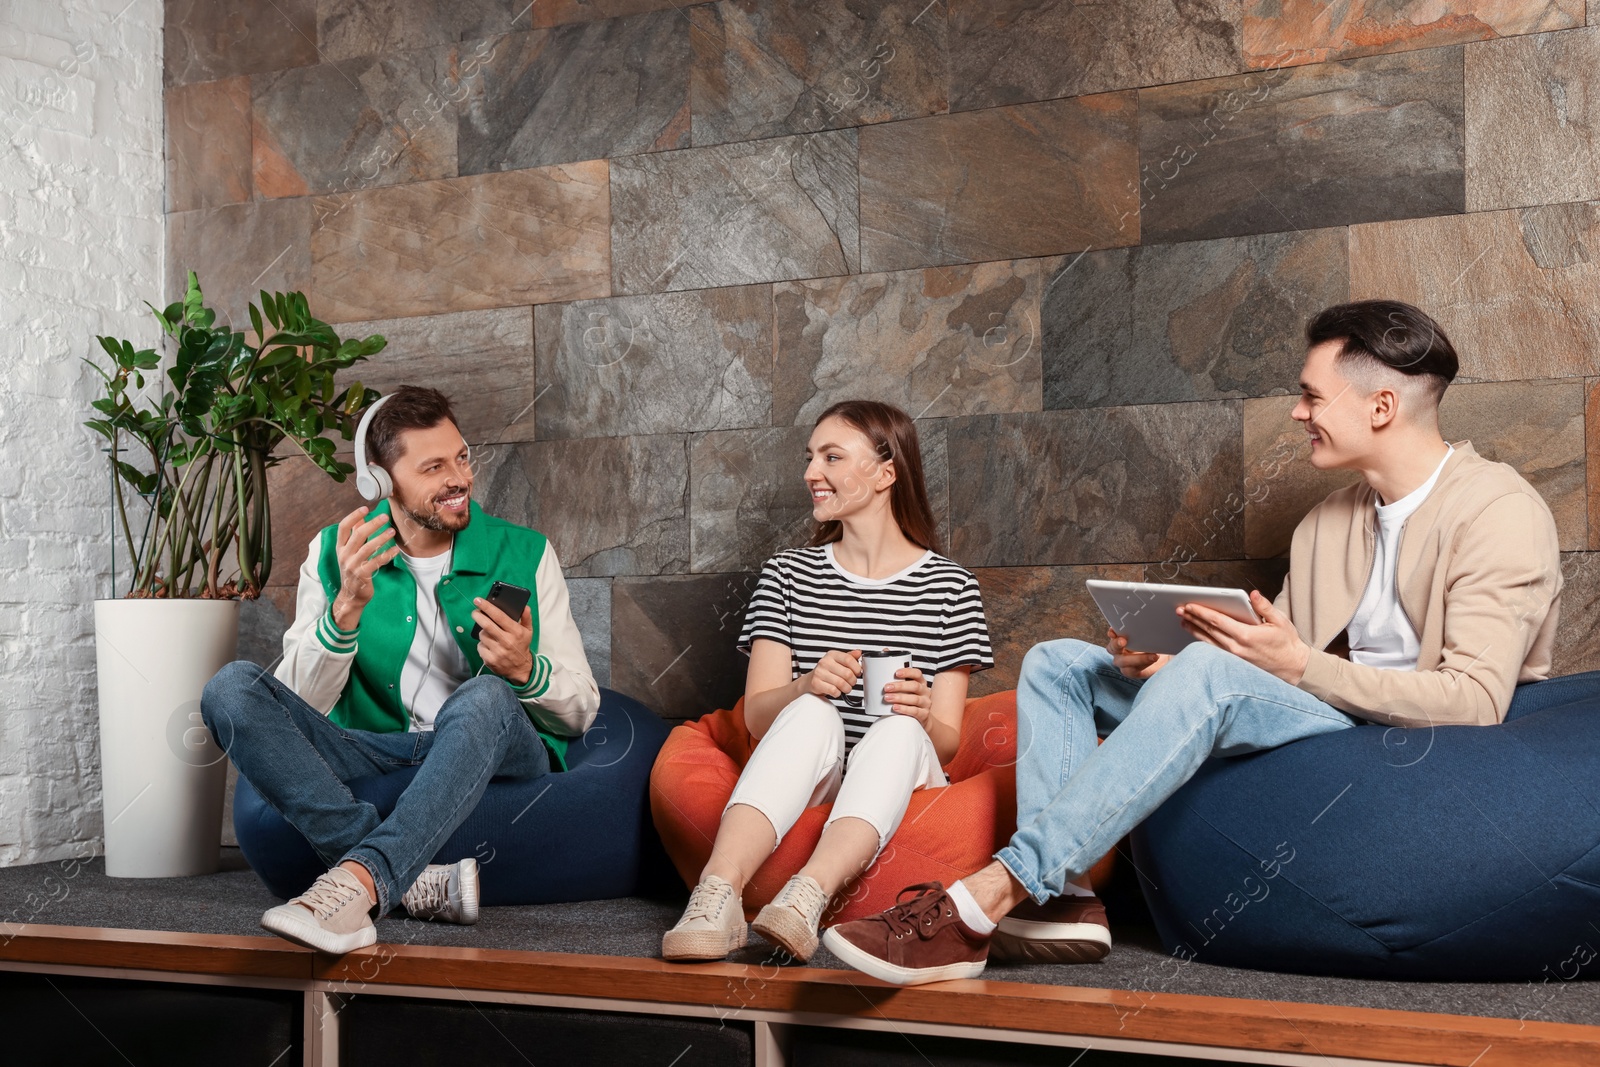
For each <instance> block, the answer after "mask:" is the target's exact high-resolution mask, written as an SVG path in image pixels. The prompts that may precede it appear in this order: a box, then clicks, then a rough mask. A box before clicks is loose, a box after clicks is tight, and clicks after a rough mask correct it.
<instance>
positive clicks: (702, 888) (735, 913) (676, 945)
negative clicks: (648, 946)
mask: <svg viewBox="0 0 1600 1067" xmlns="http://www.w3.org/2000/svg"><path fill="white" fill-rule="evenodd" d="M747 936H748V934H747V932H746V930H745V925H744V912H743V911H742V910H741V906H740V903H739V894H738V893H735V892H734V891H733V883H731V882H728V881H725V880H723V879H721V878H718V877H717V876H716V875H714V874H710V875H707V876H706V877H705V879H704V880H702V881H701V883H700V884H699V885H697V886H695V887H694V892H693V893H690V894H689V906H688V907H687V908H684V909H683V917H682V918H681V919H679V920H678V925H676V926H674V927H673V928H672V929H670V930H668V931H667V932H666V933H665V934H663V935H662V937H661V955H662V956H663V957H664V958H665V959H669V960H720V959H722V958H723V957H724V956H726V955H727V954H728V953H730V952H732V951H733V950H734V949H736V948H743V947H744V942H745V938H746V937H747Z"/></svg>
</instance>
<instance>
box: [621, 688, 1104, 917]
mask: <svg viewBox="0 0 1600 1067" xmlns="http://www.w3.org/2000/svg"><path fill="white" fill-rule="evenodd" d="M754 748H755V738H753V737H751V736H750V732H749V731H748V730H746V729H745V725H744V700H743V699H742V698H741V699H740V700H739V702H738V703H737V704H735V705H734V706H733V709H732V710H731V711H715V712H712V713H711V714H709V715H705V716H702V717H701V718H700V719H697V720H695V721H694V722H686V723H683V724H682V725H680V726H677V727H674V728H673V730H672V732H671V733H669V734H668V735H667V741H666V744H665V745H663V746H662V748H661V753H660V755H658V756H657V757H656V762H655V767H654V768H653V769H652V770H651V772H650V811H651V814H652V815H653V816H654V818H655V824H656V830H657V831H658V832H659V833H660V835H661V841H662V844H663V845H665V846H666V850H667V855H669V856H671V857H672V862H673V865H674V866H675V867H677V869H678V874H679V876H680V877H682V878H683V881H684V884H685V885H687V886H692V885H694V884H695V882H696V881H698V880H699V878H700V871H701V869H702V868H704V867H705V865H706V860H707V859H708V858H710V855H711V843H712V841H713V840H714V839H715V838H716V836H717V826H718V824H719V823H720V822H721V821H722V809H723V808H724V807H725V806H726V805H727V803H728V798H729V797H730V796H732V795H733V786H734V783H735V782H737V781H738V779H739V772H740V771H741V770H743V769H744V765H745V762H746V761H747V760H749V758H750V753H751V750H753V749H754ZM1016 758H1017V694H1016V692H1015V690H1008V691H1007V692H1004V693H995V694H993V695H991V696H986V697H976V698H974V699H972V700H969V701H967V708H966V712H965V714H964V715H963V717H962V720H961V743H960V745H959V747H958V748H957V750H956V754H955V758H954V759H952V760H951V761H950V762H949V763H948V764H946V765H945V768H944V771H945V775H946V776H947V777H948V778H949V779H950V783H951V784H950V785H948V786H944V787H942V788H939V789H919V790H918V791H917V792H915V793H913V794H912V795H911V806H910V807H909V808H907V809H906V815H905V818H904V819H903V820H901V822H900V828H899V829H898V830H896V831H895V835H894V837H892V838H890V840H889V843H888V844H887V845H886V846H884V850H883V852H882V853H881V854H880V855H879V856H878V858H877V859H876V860H875V861H874V862H873V864H872V866H871V867H869V868H867V870H866V873H865V874H863V875H862V876H861V877H860V878H858V879H856V881H855V882H854V883H853V884H851V885H849V886H847V887H846V888H845V890H844V892H843V893H841V894H840V895H839V896H838V897H837V898H835V899H834V902H833V904H832V905H831V906H830V908H829V909H828V912H827V914H826V915H825V916H824V917H823V922H824V924H825V925H832V924H834V923H841V922H849V921H850V920H851V919H858V918H861V917H862V916H864V915H871V914H873V913H875V912H879V911H882V910H884V909H885V908H887V907H889V906H890V905H892V904H893V903H894V902H895V896H896V895H897V894H898V893H899V892H900V890H901V889H903V888H905V887H906V886H908V885H915V884H916V883H918V882H933V881H938V882H943V883H945V884H946V885H948V884H950V883H951V882H953V881H955V880H956V879H957V878H960V877H961V876H962V875H964V874H970V873H971V872H972V871H975V870H977V869H978V868H980V867H982V866H984V865H985V864H987V863H988V862H989V860H990V859H991V858H992V857H993V856H994V853H995V852H996V851H997V850H998V849H999V848H1000V847H1001V846H1002V845H1004V844H1005V843H1006V841H1007V840H1008V839H1009V838H1010V837H1011V834H1012V832H1013V831H1014V830H1015V829H1016V819H1017V794H1016V774H1015V772H1014V770H1013V764H1014V763H1015V762H1016ZM832 807H833V805H831V804H818V805H816V806H815V807H811V808H807V809H806V811H805V812H804V813H803V814H802V815H801V816H800V821H799V822H797V823H795V824H794V828H793V829H792V830H790V831H789V834H788V836H787V837H785V838H784V839H783V841H781V842H780V843H779V844H778V848H777V850H776V851H775V852H773V854H772V855H771V856H769V857H767V861H766V862H765V863H763V864H762V865H761V869H760V870H758V871H756V874H755V877H754V878H752V879H751V880H750V884H749V885H748V886H746V887H745V892H744V908H745V916H746V918H754V917H755V914H756V912H757V911H759V910H760V909H761V907H762V905H764V904H766V903H767V902H768V901H770V900H771V899H772V898H773V896H774V895H775V894H776V893H777V892H778V890H779V889H781V888H783V884H784V883H785V882H787V881H788V880H789V878H790V877H791V876H792V875H793V874H794V873H795V872H796V871H798V870H799V869H800V868H801V867H803V866H804V865H805V862H806V860H807V859H809V858H810V857H811V853H812V851H813V850H814V849H815V848H816V847H817V841H818V839H819V838H820V837H821V836H822V824H823V823H824V822H825V821H827V818H828V812H829V811H830V810H831V809H832ZM1114 855H1115V853H1114V852H1113V853H1111V854H1110V855H1108V856H1107V858H1106V859H1105V860H1103V861H1101V863H1100V865H1099V866H1098V867H1096V868H1095V870H1094V872H1093V874H1092V875H1091V878H1092V879H1093V881H1094V883H1095V884H1096V885H1099V884H1101V883H1102V882H1103V881H1104V879H1105V878H1106V877H1107V876H1108V875H1109V872H1110V864H1111V857H1112V856H1114Z"/></svg>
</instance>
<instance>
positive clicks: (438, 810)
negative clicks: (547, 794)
mask: <svg viewBox="0 0 1600 1067" xmlns="http://www.w3.org/2000/svg"><path fill="white" fill-rule="evenodd" d="M369 450H370V455H371V457H372V461H371V462H370V463H369V462H368V459H367V456H368V454H369ZM355 467H356V485H357V488H359V489H360V490H361V493H362V495H363V496H364V497H366V498H367V499H368V500H376V501H377V503H376V504H375V505H374V506H373V507H372V508H371V509H370V510H369V509H368V508H366V507H361V508H357V509H356V510H355V511H352V512H351V513H350V514H348V515H346V516H345V517H344V518H343V519H342V520H340V521H339V523H338V524H337V525H331V526H327V527H324V528H323V529H322V530H321V531H320V532H319V533H318V534H317V536H316V537H315V538H314V539H313V540H312V542H311V545H310V549H309V551H308V553H307V556H306V561H305V563H304V565H303V566H302V567H301V568H300V584H299V589H298V592H297V598H296V604H295V619H294V623H293V625H291V626H290V628H289V630H288V632H287V633H285V634H284V638H283V658H282V660H281V661H280V662H279V663H278V665H277V669H276V670H275V671H274V672H273V673H271V674H268V673H267V671H265V670H264V669H262V668H261V667H259V666H257V665H256V664H254V663H249V662H247V661H242V660H241V661H239V662H236V663H231V664H229V665H228V666H226V667H224V668H223V669H222V670H221V671H219V672H218V673H217V676H216V677H215V678H213V679H212V680H211V682H210V683H209V684H208V685H207V686H206V690H205V693H204V695H203V696H202V698H201V715H202V717H203V718H204V720H205V723H206V725H207V727H208V728H209V729H210V730H211V733H212V735H213V736H214V737H215V738H216V740H217V743H218V744H219V745H220V746H221V747H222V748H223V749H224V751H226V752H227V753H228V755H229V757H230V758H231V759H232V760H233V762H234V764H235V765H236V766H237V767H238V768H239V773H240V774H242V775H243V776H244V777H246V778H248V779H249V780H250V783H251V785H253V786H254V787H255V789H256V791H257V792H259V793H260V794H261V796H262V797H263V798H264V799H265V800H266V801H267V802H268V803H269V804H271V805H272V807H273V808H275V809H276V810H277V811H279V812H281V813H282V814H283V816H284V818H285V819H286V820H287V821H288V822H289V823H290V824H291V825H293V826H294V827H295V828H296V829H297V830H299V831H300V832H301V834H303V835H304V836H305V839H306V840H307V841H308V842H310V844H311V846H312V847H313V848H314V849H316V851H317V853H318V855H319V856H320V857H321V858H322V860H323V862H324V863H326V864H328V866H329V870H328V871H327V872H326V873H324V874H323V875H321V876H320V877H318V878H317V880H316V881H315V882H313V883H312V885H311V887H310V888H309V889H307V890H306V891H305V892H304V893H302V894H301V895H300V896H298V897H295V898H294V899H293V900H291V901H289V902H288V903H286V904H282V905H279V906H278V907H275V908H272V909H270V910H269V911H267V913H266V914H265V915H263V916H262V918H261V925H262V926H263V927H264V928H265V929H268V930H271V931H272V932H274V933H276V934H279V935H281V936H283V937H285V938H287V939H289V940H290V941H294V942H296V943H298V944H302V945H306V946H307V947H310V948H315V949H320V950H322V951H324V952H332V953H344V952H349V951H351V950H352V949H356V948H361V947H363V946H366V945H371V944H373V943H374V942H375V941H376V940H377V930H376V928H375V926H374V925H373V920H374V919H376V918H381V917H383V916H384V915H385V914H387V913H388V911H389V910H390V908H392V907H393V906H394V905H395V904H397V903H398V904H400V905H401V906H403V907H404V908H405V909H406V911H407V913H408V914H410V915H411V916H412V917H414V918H425V919H436V920H443V921H447V922H458V923H472V922H476V921H477V916H478V899H479V893H478V869H477V862H476V860H474V859H472V858H467V859H463V860H460V861H459V862H457V863H454V864H430V863H429V860H431V859H432V858H433V856H434V854H435V853H436V852H437V850H438V849H439V847H440V846H441V845H442V844H443V843H444V842H445V841H446V839H448V838H449V836H450V834H451V833H452V832H453V831H454V830H455V829H456V827H457V826H459V825H460V824H461V823H462V822H463V821H464V820H465V819H466V818H467V816H468V815H470V814H471V813H472V811H473V809H474V808H475V807H476V806H477V804H478V801H479V799H480V798H481V797H482V796H483V791H484V788H485V786H486V785H487V784H488V782H489V779H490V778H491V777H493V776H509V777H524V778H532V777H538V776H540V775H544V774H547V773H550V772H552V771H559V770H563V769H565V766H566V762H565V759H566V747H567V742H568V739H570V738H574V737H578V736H580V735H581V734H582V733H583V732H584V731H585V730H586V729H588V727H589V726H590V724H592V723H593V722H594V719H595V714H596V712H597V711H598V709H599V704H600V691H599V688H598V687H597V686H596V684H595V681H594V676H593V675H592V674H591V672H590V670H589V662H588V659H587V658H586V657H585V655H584V651H583V643H582V640H581V639H580V637H579V634H578V628H577V626H576V624H575V623H574V622H573V619H572V612H571V609H570V607H569V605H568V600H567V587H566V582H565V580H564V579H563V577H562V574H561V565H560V563H559V562H558V561H557V559H556V555H555V550H554V549H553V548H552V547H551V546H550V545H549V543H548V542H547V541H546V540H545V537H544V535H543V534H541V533H539V532H537V531H535V530H531V529H528V528H527V527H523V526H518V525H516V524H515V523H512V522H508V521H506V520H504V519H499V518H496V517H494V516H491V515H486V514H484V513H483V511H482V510H481V509H480V508H479V506H478V504H477V503H476V502H475V501H474V500H473V499H472V483H473V470H472V465H471V452H470V449H469V448H468V446H467V443H466V442H465V440H463V438H462V436H461V431H460V430H459V429H458V427H457V423H456V419H455V415H454V414H453V413H452V411H451V410H450V402H449V400H448V399H447V398H446V397H445V396H444V395H443V394H442V393H439V392H438V391H436V390H433V389H425V388H420V387H416V386H402V387H401V388H399V389H397V390H396V391H395V392H393V393H391V394H390V395H388V396H385V397H383V398H382V399H381V400H379V401H378V402H377V403H375V404H373V405H372V407H370V408H369V409H368V410H367V412H366V414H365V415H364V416H363V417H362V420H361V424H360V426H359V427H358V429H357V430H356V440H355ZM497 583H505V584H507V585H509V586H515V587H520V588H521V589H526V590H528V591H529V592H530V594H531V595H530V603H529V604H528V605H527V606H525V607H523V608H522V610H521V615H520V618H516V617H512V616H511V615H508V614H506V612H504V611H502V610H501V609H500V608H499V607H498V606H497V605H496V604H495V603H493V602H491V600H490V599H489V596H490V591H491V589H492V588H493V587H494V586H495V585H496V584H497ZM405 767H418V770H417V774H416V777H415V778H414V779H413V780H412V781H411V783H410V784H409V785H408V786H407V787H406V789H405V791H404V792H403V793H402V794H401V795H400V798H399V800H398V801H396V803H395V806H394V810H393V812H391V813H390V815H389V816H388V817H387V818H380V817H379V815H378V811H377V809H376V808H375V807H374V806H373V805H372V804H370V803H367V802H365V801H362V800H358V799H356V798H355V796H354V795H353V794H352V793H351V792H350V790H349V789H348V787H347V786H346V785H345V783H346V782H348V781H350V780H352V779H354V778H359V777H364V776H367V775H372V774H382V773H388V772H391V771H396V770H400V769H402V768H405Z"/></svg>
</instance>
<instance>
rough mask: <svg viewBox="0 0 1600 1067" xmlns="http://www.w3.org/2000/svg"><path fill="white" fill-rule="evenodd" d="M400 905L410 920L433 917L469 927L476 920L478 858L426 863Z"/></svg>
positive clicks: (440, 920)
mask: <svg viewBox="0 0 1600 1067" xmlns="http://www.w3.org/2000/svg"><path fill="white" fill-rule="evenodd" d="M400 905H401V907H403V908H405V909H406V914H407V915H409V916H411V917H412V918H413V919H434V920H437V921H439V922H445V923H460V924H461V925H462V926H471V925H472V924H473V923H475V922H477V921H478V861H477V860H475V859H472V858H471V857H468V858H467V859H464V860H462V861H461V862H460V863H430V864H428V865H427V866H426V867H424V868H423V869H422V873H421V874H419V875H417V880H416V881H415V882H412V883H411V888H410V889H407V890H406V892H405V895H404V896H402V897H401V898H400Z"/></svg>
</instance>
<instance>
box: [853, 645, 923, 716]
mask: <svg viewBox="0 0 1600 1067" xmlns="http://www.w3.org/2000/svg"><path fill="white" fill-rule="evenodd" d="M909 666H911V653H910V652H907V651H905V650H904V649H896V648H884V649H879V650H878V651H876V652H863V653H862V654H861V688H862V690H863V692H864V693H865V700H864V701H863V704H864V710H865V711H866V713H867V714H868V715H872V716H878V715H890V714H893V709H894V705H892V704H890V703H889V702H888V701H886V700H884V699H883V687H884V686H886V685H888V684H889V683H890V682H894V681H901V680H902V679H898V678H896V677H895V676H894V672H895V671H898V670H904V669H905V668H907V667H909Z"/></svg>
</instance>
